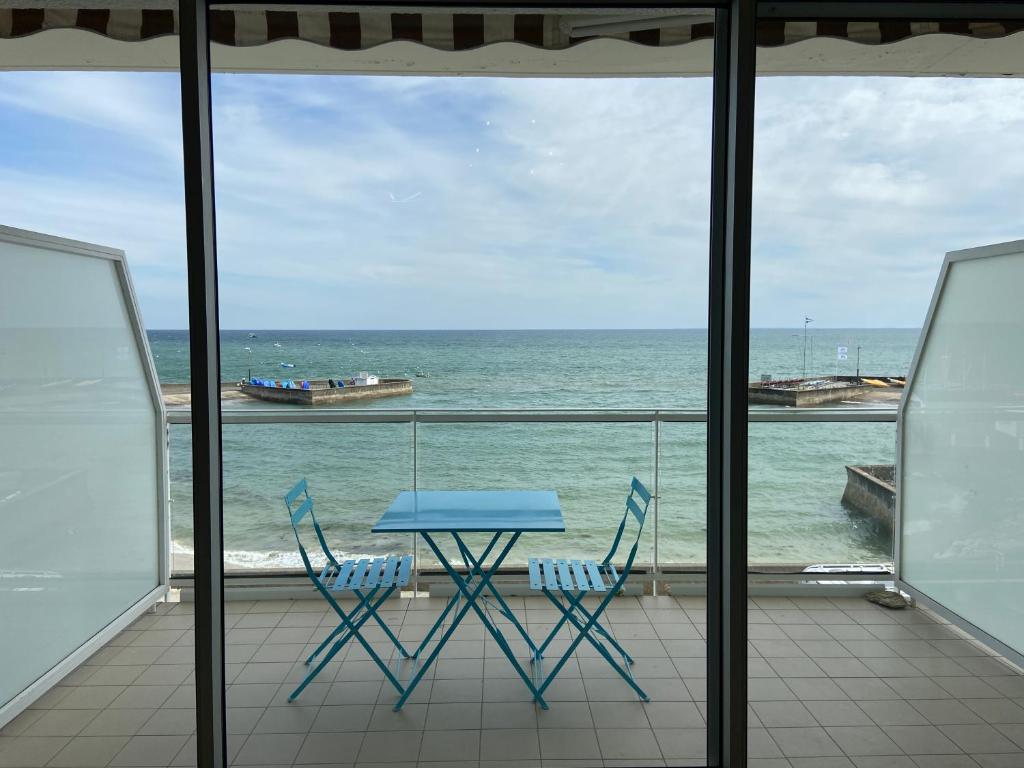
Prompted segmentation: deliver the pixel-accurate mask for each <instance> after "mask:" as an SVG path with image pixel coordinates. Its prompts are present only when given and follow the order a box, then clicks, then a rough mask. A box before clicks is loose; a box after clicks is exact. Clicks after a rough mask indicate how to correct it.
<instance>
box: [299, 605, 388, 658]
mask: <svg viewBox="0 0 1024 768" xmlns="http://www.w3.org/2000/svg"><path fill="white" fill-rule="evenodd" d="M379 590H380V587H376V588H374V589H373V591H372V592H370V594H369V595H367V596H366V598H365V599H364V598H363V596H362V595H360V594H358V593H356V596H357V597H358V598H359V600H360V603H359V605H357V606H356V607H355V609H354V610H353V611H352V613H351V614H350V615H349V619H351V620H352V621H353V622H355V621H359V620H360V619H362V618H363V616H364V615H365V613H363V614H361V613H360V611H376V609H377V608H379V607H380V606H381V604H382V603H383V602H384V601H385V600H387V598H388V597H390V595H391V593H392V592H394V591H395V587H391V588H390V589H389V590H388V591H387V592H385V593H384V596H383V597H381V598H380V599H379V600H378V601H377V602H376V604H372V605H371V603H370V600H372V599H373V596H374V595H376V594H377V592H378V591H379ZM353 592H355V590H353ZM377 621H378V622H380V621H381V619H380V618H379V617H377ZM360 626H362V625H361V624H360ZM344 631H345V623H344V622H342V623H341V624H339V625H338V626H337V628H336V629H335V630H334V631H333V632H331V634H329V635H328V636H327V638H326V639H325V640H324V641H323V642H322V643H320V645H319V646H317V649H316V650H315V651H313V653H311V654H310V655H309V658H308V659H306V666H307V667H308V666H309V665H310V664H312V663H313V659H315V658H316V657H317V656H319V655H320V654H321V653H322V652H323V650H324V648H326V647H327V646H328V645H330V643H331V641H332V640H333V639H334V638H336V637H337V636H338V635H340V634H341V633H342V632H344ZM384 631H385V632H388V634H389V635H390V634H391V633H390V631H389V630H388V629H387V627H384ZM350 639H351V633H349V634H346V635H345V637H343V638H342V639H341V643H342V644H343V645H344V644H345V643H347V642H348V641H349V640H350ZM391 640H392V642H393V643H395V644H396V645H398V648H399V650H400V651H401V652H402V653H403V654H404V655H405V656H406V657H407V658H408V654H405V649H404V648H403V647H402V644H401V643H399V642H398V639H397V638H395V637H393V636H392V638H391Z"/></svg>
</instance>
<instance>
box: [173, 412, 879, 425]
mask: <svg viewBox="0 0 1024 768" xmlns="http://www.w3.org/2000/svg"><path fill="white" fill-rule="evenodd" d="M221 414H222V415H221V421H222V422H223V423H224V424H412V423H416V424H502V423H516V422H519V423H536V424H561V423H566V424H569V423H596V424H600V423H622V422H626V423H630V422H631V423H648V424H651V423H662V424H664V423H673V422H676V423H679V422H683V423H685V422H690V423H704V422H706V421H707V411H706V410H704V409H698V408H690V409H686V408H680V409H665V410H661V409H658V410H638V409H608V408H604V409H598V408H595V409H575V410H561V409H471V410H459V409H423V410H420V409H411V410H384V409H371V408H360V409H356V408H315V409H314V408H302V409H299V408H225V409H223V410H222V411H221ZM896 415H897V410H896V409H895V408H752V409H751V410H750V411H749V420H750V421H751V422H752V423H771V424H775V423H806V422H850V423H871V422H893V423H895V422H896ZM167 423H168V424H191V423H192V413H191V411H189V409H187V408H169V409H168V410H167Z"/></svg>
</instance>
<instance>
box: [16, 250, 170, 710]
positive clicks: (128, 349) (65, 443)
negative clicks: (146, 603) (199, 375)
mask: <svg viewBox="0 0 1024 768" xmlns="http://www.w3.org/2000/svg"><path fill="white" fill-rule="evenodd" d="M0 263H2V265H3V272H4V274H5V275H7V276H8V279H5V280H3V281H2V282H0V328H2V333H3V336H4V338H5V340H6V342H5V354H4V355H2V356H0V386H2V387H3V391H4V398H3V407H2V408H0V431H2V432H3V434H4V439H3V440H2V441H0V468H2V469H0V483H2V485H0V525H2V526H3V531H2V533H0V541H2V542H3V557H2V560H3V563H4V566H3V567H4V572H5V575H6V576H7V578H9V579H13V580H14V581H12V582H9V583H8V584H7V588H5V589H4V590H2V591H0V614H2V615H3V616H4V622H3V626H4V629H3V630H2V631H0V653H2V654H3V656H4V657H5V658H7V659H11V660H14V659H17V660H18V663H16V664H15V663H8V664H5V665H3V668H2V671H0V705H2V704H4V703H6V702H7V701H9V700H10V699H11V698H13V697H14V696H15V695H16V694H18V693H20V692H21V691H22V690H23V689H24V688H26V687H27V686H28V685H29V684H30V683H32V682H33V681H35V680H36V679H37V678H39V677H40V676H42V675H43V673H45V672H47V671H48V670H49V669H50V668H52V667H53V666H55V665H56V664H57V663H58V662H59V661H62V660H63V659H64V658H65V657H66V656H68V655H69V654H70V653H71V652H72V651H74V650H76V649H77V648H78V647H79V646H80V645H81V644H83V643H84V642H85V641H86V640H88V639H89V638H90V637H92V636H93V635H94V634H95V633H96V632H98V631H99V630H100V629H102V628H104V627H105V626H107V624H109V623H110V622H111V621H113V620H114V619H116V618H117V617H118V616H119V615H120V614H121V613H122V612H124V611H125V610H127V609H128V608H129V607H131V606H132V605H133V604H134V603H135V602H136V601H138V600H141V599H142V598H143V597H144V596H145V595H146V594H147V593H149V592H150V591H151V590H153V589H155V588H156V587H157V585H158V583H159V582H160V580H161V578H160V573H159V568H160V563H161V553H160V546H161V540H162V534H161V532H160V529H159V520H160V494H161V490H160V489H161V480H160V478H159V476H158V472H159V469H160V453H159V442H158V441H159V440H160V439H161V435H160V431H159V424H158V413H159V412H158V411H157V405H156V403H155V402H154V397H153V394H152V391H151V388H150V387H151V384H150V381H149V380H148V379H147V374H146V370H145V367H144V366H146V365H148V360H146V357H145V349H144V348H142V347H140V346H139V344H138V343H137V341H136V336H135V331H134V329H133V328H132V321H131V319H130V315H129V311H130V310H129V308H128V305H127V303H126V299H125V297H124V295H123V292H122V286H121V281H120V277H119V275H118V271H117V265H116V263H115V262H114V261H113V260H111V259H110V258H103V257H96V256H89V255H82V254H81V253H75V252H69V250H68V248H67V246H66V245H61V244H59V243H55V242H53V241H52V240H50V241H46V240H44V239H41V238H34V237H31V236H28V237H26V236H24V235H21V234H19V233H18V232H15V231H12V230H0ZM55 296H60V297H61V300H60V301H54V300H53V297H55Z"/></svg>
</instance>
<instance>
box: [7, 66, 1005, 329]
mask: <svg viewBox="0 0 1024 768" xmlns="http://www.w3.org/2000/svg"><path fill="white" fill-rule="evenodd" d="M214 97H215V121H214V130H215V157H216V163H217V168H216V182H217V188H216V192H217V216H218V232H217V235H218V246H219V254H220V263H221V297H222V307H221V316H222V321H223V323H224V325H225V327H248V326H250V325H253V324H254V323H255V324H256V325H260V326H272V325H276V326H278V327H317V326H319V327H366V326H371V327H372V326H378V327H451V326H460V327H510V326H511V327H536V326H547V327H571V326H604V327H608V326H626V327H658V326H697V325H703V324H704V323H705V322H706V301H707V252H708V213H709V211H708V205H709V184H710V162H711V159H710V122H711V85H710V82H709V81H708V80H706V79H690V80H679V79H661V80H632V79H608V80H579V79H573V80H523V79H498V78H495V79H477V78H474V79H468V78H467V79H434V78H340V77H327V76H316V77H297V76H255V75H221V76H217V77H216V78H215V82H214ZM1022 97H1024V84H1021V83H1019V82H1017V81H1007V80H948V79H943V80H939V79H913V80H911V79H886V78H819V79H814V78H765V79H762V80H761V81H759V83H758V113H757V119H758V122H757V138H756V142H757V146H756V156H755V162H756V172H755V198H754V200H755V210H754V217H755V232H754V235H755V238H754V271H753V322H754V324H755V325H795V324H798V323H799V320H800V318H802V316H803V315H804V314H809V315H811V316H813V317H815V318H816V319H817V321H818V324H819V325H820V326H823V327H824V326H829V325H833V326H849V325H883V326H884V325H913V324H916V323H918V322H919V321H920V318H921V316H922V315H923V312H924V307H925V305H926V304H927V300H928V298H929V296H930V293H931V286H932V284H933V281H934V278H935V275H936V272H937V269H938V264H939V263H940V261H941V258H942V255H943V254H944V253H945V252H946V251H947V250H951V249H954V248H960V247H966V246H971V245H978V244H981V243H985V242H992V241H997V240H1003V239H1011V238H1014V237H1020V236H1021V232H1020V231H1019V230H1020V213H1021V211H1020V204H1019V202H1018V201H1019V199H1020V195H1019V194H1017V190H1019V189H1020V187H1021V183H1022V181H1024V157H1022V156H1021V154H1020V153H1019V152H1018V151H1017V148H1016V144H1017V136H1019V135H1020V133H1021V130H1022V128H1024V98H1022ZM0 108H2V109H4V110H6V113H7V115H8V118H10V116H16V117H17V121H16V122H12V123H11V125H12V126H14V127H15V128H16V129H17V130H20V131H22V132H24V134H25V135H22V136H19V137H18V142H19V144H24V145H31V144H32V142H33V137H32V136H31V135H28V132H29V131H32V130H34V129H36V128H38V129H40V130H43V129H45V136H41V137H40V138H39V139H38V141H39V142H40V145H42V143H43V142H46V141H51V142H52V141H54V140H56V141H58V142H63V143H62V144H61V145H60V146H59V149H60V150H61V151H63V152H64V154H63V155H58V154H52V155H51V156H49V157H47V155H46V154H45V152H43V149H44V148H43V147H42V146H40V147H39V148H38V149H39V152H40V154H39V157H41V158H46V159H41V160H39V161H38V163H37V165H36V166H33V165H32V164H31V163H30V162H26V161H25V160H24V159H17V160H15V159H13V158H8V159H7V160H0V220H2V221H4V223H11V224H14V225H16V226H25V227H28V228H34V229H40V230H43V231H52V232H56V233H58V234H65V235H68V236H72V237H77V238H80V239H86V240H94V241H97V242H101V243H105V244H110V245H115V246H118V247H123V248H125V249H126V250H127V251H128V254H129V260H130V262H131V264H132V266H133V269H134V270H135V273H136V282H137V284H138V286H139V291H140V295H141V300H142V303H143V309H144V312H145V313H146V314H147V319H149V321H150V323H151V324H152V325H154V326H173V325H178V326H180V325H183V324H184V322H185V318H186V313H185V305H184V281H183V274H184V254H183V241H184V238H183V226H184V213H183V208H182V198H181V159H180V141H179V138H180V116H179V114H178V111H177V110H178V107H177V83H176V80H175V79H174V77H173V76H169V75H154V74H125V73H119V74H116V73H7V74H5V75H3V76H2V78H0ZM0 119H2V118H0ZM64 161H67V162H69V163H70V165H68V166H67V167H62V166H61V163H62V162H64ZM399 201H404V202H399Z"/></svg>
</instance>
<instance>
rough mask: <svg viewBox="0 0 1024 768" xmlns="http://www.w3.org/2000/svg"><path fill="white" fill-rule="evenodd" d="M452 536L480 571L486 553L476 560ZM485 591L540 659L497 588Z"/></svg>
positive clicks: (458, 540)
mask: <svg viewBox="0 0 1024 768" xmlns="http://www.w3.org/2000/svg"><path fill="white" fill-rule="evenodd" d="M452 536H454V537H455V541H456V542H458V544H459V549H461V550H462V551H463V553H464V556H465V557H468V558H469V559H470V561H471V562H472V566H473V568H474V569H475V570H476V571H477V572H479V571H480V570H481V569H482V567H483V562H484V559H485V558H486V557H487V552H484V554H483V555H482V556H481V557H480V559H479V560H477V559H476V558H474V557H473V553H472V552H470V551H469V549H468V548H467V547H466V545H465V544H464V543H463V541H462V539H461V538H459V535H458V534H457V533H453V534H452ZM467 565H468V563H467ZM487 591H488V592H490V593H491V596H492V597H493V598H494V599H495V600H497V601H498V605H499V606H501V607H500V608H499V609H498V612H499V613H500V614H501V615H502V616H504V617H505V618H506V619H508V620H509V621H510V622H512V625H513V626H514V627H515V628H516V629H517V630H519V634H520V635H521V636H522V638H523V640H525V641H526V644H527V646H529V648H530V653H531V654H532V655H533V656H534V657H535V658H540V652H539V651H538V649H537V646H536V645H535V644H534V642H533V639H532V638H531V637H530V636H529V635H528V634H527V632H526V630H525V629H523V625H522V624H520V623H519V619H517V618H516V616H515V614H514V613H512V609H511V608H509V607H508V603H506V602H505V599H504V598H503V597H502V596H501V593H500V592H498V588H497V587H496V586H494V584H488V585H487ZM483 599H484V600H485V601H486V600H487V596H486V595H484V597H483Z"/></svg>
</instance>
